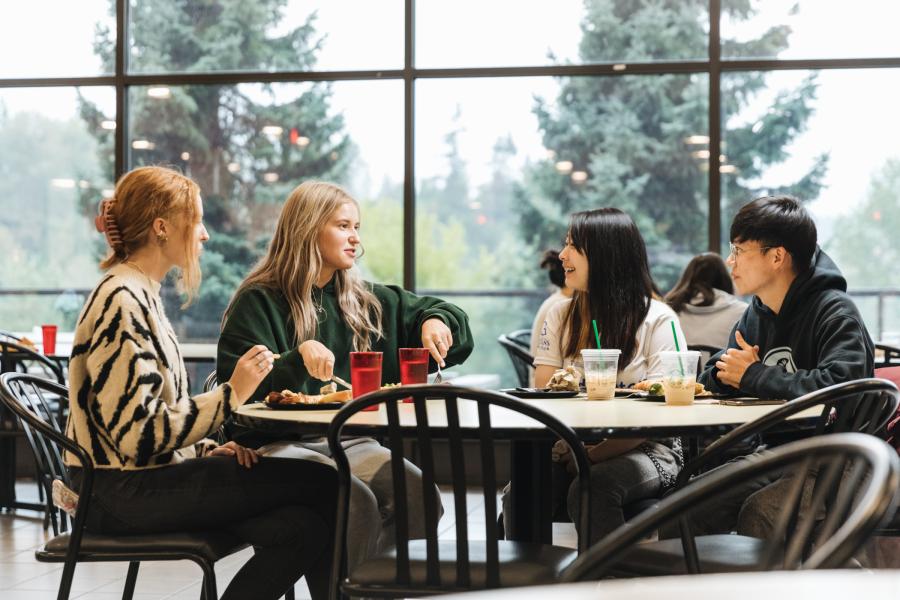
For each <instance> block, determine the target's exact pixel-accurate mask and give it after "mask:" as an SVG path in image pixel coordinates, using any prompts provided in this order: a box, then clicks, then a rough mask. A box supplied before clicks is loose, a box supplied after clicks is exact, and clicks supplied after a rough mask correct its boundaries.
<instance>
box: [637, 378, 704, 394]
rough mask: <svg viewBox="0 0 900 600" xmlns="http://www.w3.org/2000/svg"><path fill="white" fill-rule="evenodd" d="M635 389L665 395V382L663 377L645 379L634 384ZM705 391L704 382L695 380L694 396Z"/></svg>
mask: <svg viewBox="0 0 900 600" xmlns="http://www.w3.org/2000/svg"><path fill="white" fill-rule="evenodd" d="M634 389H636V390H642V391H645V392H647V393H648V394H650V395H651V396H662V395H663V384H662V380H661V379H645V380H644V381H638V382H637V383H636V384H634ZM705 393H706V388H704V387H703V384H702V383H700V382H699V381H696V382H694V396H699V395H700V394H705Z"/></svg>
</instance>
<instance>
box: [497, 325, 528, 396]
mask: <svg viewBox="0 0 900 600" xmlns="http://www.w3.org/2000/svg"><path fill="white" fill-rule="evenodd" d="M522 332H525V333H530V332H528V331H526V330H525V329H520V330H516V331H511V332H509V333H508V334H506V333H504V334H501V335H500V336H498V337H497V342H498V343H499V344H500V345H501V346H503V349H504V350H506V353H507V354H508V355H509V360H511V361H512V364H513V369H515V372H516V379H517V380H518V382H519V385H520V386H522V387H525V386H527V385H528V375H529V373H530V370H531V369H534V357H533V356H532V355H531V352H530V349H529V347H528V346H527V345H525V344H523V343H522V341H521V340H520V339H517V337H516V336H517V335H521V334H522Z"/></svg>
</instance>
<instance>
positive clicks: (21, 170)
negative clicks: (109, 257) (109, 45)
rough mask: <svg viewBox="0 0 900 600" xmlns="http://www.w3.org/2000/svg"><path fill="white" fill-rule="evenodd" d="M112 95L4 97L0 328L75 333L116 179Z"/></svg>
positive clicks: (14, 92) (44, 92) (70, 91)
mask: <svg viewBox="0 0 900 600" xmlns="http://www.w3.org/2000/svg"><path fill="white" fill-rule="evenodd" d="M114 119H115V91H114V90H113V89H111V88H107V87H102V88H53V89H46V88H15V89H4V90H0V198H2V200H0V204H2V207H3V210H0V255H2V256H3V260H2V261H0V282H2V287H3V288H7V289H14V290H18V292H17V293H16V294H4V295H0V323H2V326H0V328H2V329H6V330H15V331H30V330H31V329H32V327H33V326H34V325H39V324H41V323H58V324H59V325H60V326H61V327H62V328H63V329H67V330H71V329H72V328H74V326H75V318H76V316H77V315H78V312H79V311H80V310H81V302H82V301H83V299H84V298H83V291H84V290H86V289H90V288H91V287H93V285H94V284H95V283H96V281H97V278H98V274H99V271H98V269H97V262H98V257H99V251H100V249H101V244H102V242H101V240H100V239H99V238H98V235H97V233H96V232H95V231H94V224H93V218H92V217H93V215H94V214H96V208H97V204H98V202H99V200H100V198H101V197H103V196H104V195H106V194H108V193H109V189H110V188H111V187H112V186H111V183H110V182H111V181H112V178H113V168H112V164H113V161H112V144H111V143H110V141H111V138H112V129H115V120H114Z"/></svg>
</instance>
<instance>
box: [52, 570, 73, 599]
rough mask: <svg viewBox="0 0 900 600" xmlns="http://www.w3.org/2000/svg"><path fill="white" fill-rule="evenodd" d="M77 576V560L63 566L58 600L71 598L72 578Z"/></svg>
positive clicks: (57, 595)
mask: <svg viewBox="0 0 900 600" xmlns="http://www.w3.org/2000/svg"><path fill="white" fill-rule="evenodd" d="M74 577H75V562H72V563H68V562H67V563H66V564H65V566H64V567H63V572H62V577H61V578H60V580H59V592H58V593H57V594H56V600H69V594H70V593H72V579H73V578H74Z"/></svg>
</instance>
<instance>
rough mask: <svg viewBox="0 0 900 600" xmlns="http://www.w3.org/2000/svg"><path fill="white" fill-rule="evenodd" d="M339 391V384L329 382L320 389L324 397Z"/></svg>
mask: <svg viewBox="0 0 900 600" xmlns="http://www.w3.org/2000/svg"><path fill="white" fill-rule="evenodd" d="M336 391H337V384H336V383H335V382H333V381H332V382H329V383H326V384H325V385H323V386H322V387H320V388H319V393H320V394H322V395H323V396H324V395H325V394H333V393H335V392H336Z"/></svg>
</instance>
